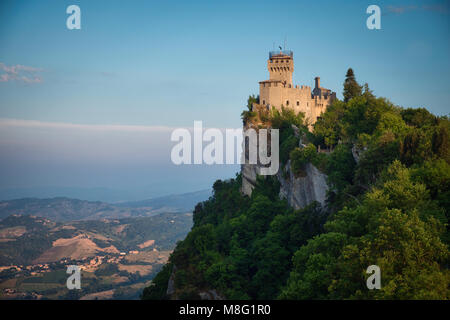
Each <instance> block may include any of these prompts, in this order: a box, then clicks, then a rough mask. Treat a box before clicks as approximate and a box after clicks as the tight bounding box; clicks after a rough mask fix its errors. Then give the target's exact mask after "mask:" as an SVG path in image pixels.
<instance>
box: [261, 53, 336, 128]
mask: <svg viewBox="0 0 450 320" xmlns="http://www.w3.org/2000/svg"><path fill="white" fill-rule="evenodd" d="M267 69H268V70H269V74H270V78H269V80H265V81H261V82H259V103H260V104H259V105H254V106H253V111H255V109H256V108H258V107H261V106H262V107H265V108H267V109H270V108H272V107H275V108H276V109H278V110H281V106H283V107H285V108H292V109H294V111H295V113H298V112H299V111H301V112H304V113H305V119H306V121H307V123H308V124H309V125H311V124H313V123H315V122H316V120H317V118H318V117H319V116H320V114H321V113H322V112H325V110H326V108H327V106H329V105H330V104H331V103H332V101H333V100H334V99H336V93H335V92H332V91H331V90H330V89H326V88H322V87H321V86H320V77H316V78H315V82H316V83H315V87H314V89H313V90H312V91H311V87H309V86H303V85H302V86H298V85H296V86H294V84H293V83H292V73H293V72H294V54H293V52H292V51H290V50H280V51H271V52H269V60H267Z"/></svg>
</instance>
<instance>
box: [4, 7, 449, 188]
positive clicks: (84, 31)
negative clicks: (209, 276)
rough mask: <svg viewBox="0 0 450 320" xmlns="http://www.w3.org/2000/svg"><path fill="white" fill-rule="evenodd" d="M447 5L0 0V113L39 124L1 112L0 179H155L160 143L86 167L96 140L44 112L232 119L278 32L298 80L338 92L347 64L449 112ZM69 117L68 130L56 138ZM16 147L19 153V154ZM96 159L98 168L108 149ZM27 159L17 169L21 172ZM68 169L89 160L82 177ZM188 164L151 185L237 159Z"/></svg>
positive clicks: (170, 122)
mask: <svg viewBox="0 0 450 320" xmlns="http://www.w3.org/2000/svg"><path fill="white" fill-rule="evenodd" d="M71 4H77V5H79V6H80V8H81V27H82V28H81V30H68V29H67V28H66V19H67V17H68V15H67V14H66V8H67V6H69V5H71ZM370 4H377V5H379V6H380V7H381V11H382V20H381V26H382V29H381V30H368V29H367V28H366V19H367V17H368V15H367V14H366V13H365V11H366V8H367V7H368V6H369V5H370ZM449 10H450V8H449V4H448V1H411V0H409V1H361V0H355V1H298V0H297V1H284V2H281V3H280V2H275V1H137V0H135V1H127V2H125V1H112V0H108V1H101V0H95V1H75V0H71V1H63V0H58V1H56V0H53V1H50V0H48V1H47V0H39V1H37V0H36V1H7V0H6V1H5V0H4V1H2V2H1V4H0V63H1V65H0V79H2V78H1V77H2V76H1V75H2V73H3V74H5V73H7V71H5V70H9V72H10V75H11V70H12V69H11V68H12V67H15V69H13V71H14V72H16V73H15V74H16V75H17V76H15V77H9V78H8V79H6V78H3V79H4V80H5V81H0V118H1V119H3V120H5V119H6V120H8V119H19V120H21V121H23V120H29V121H39V122H41V125H40V126H39V128H40V129H37V128H36V127H33V126H29V125H28V126H27V128H28V129H27V130H41V131H39V132H40V133H39V134H38V135H36V134H35V132H33V131H31V132H30V131H26V132H24V130H22V128H23V126H15V127H14V126H11V123H9V122H5V123H8V126H6V127H3V128H0V129H1V130H2V132H4V134H3V135H2V137H1V142H0V143H1V145H0V147H1V148H2V149H3V150H8V157H6V156H5V154H6V152H2V154H3V156H1V158H0V163H1V164H2V167H3V169H1V170H3V172H0V173H1V174H2V175H4V177H5V176H6V177H7V179H3V182H2V183H1V184H0V188H7V187H27V186H34V187H39V186H43V185H65V186H72V185H76V186H81V187H84V186H86V187H99V186H108V187H113V188H122V189H130V188H131V187H132V186H133V187H135V188H139V187H141V186H144V185H151V184H152V183H151V181H156V180H157V179H156V178H155V177H156V175H155V174H156V173H155V172H158V173H159V174H161V172H166V173H165V174H164V175H163V177H167V176H170V175H171V172H172V171H171V170H172V169H173V168H172V169H170V168H171V164H170V163H168V162H170V159H169V156H168V152H167V150H169V149H170V148H169V147H170V146H169V147H166V148H162V149H161V150H160V149H158V150H160V151H159V152H160V154H159V157H160V158H161V159H162V160H158V161H153V160H152V159H149V160H148V163H147V164H145V165H144V164H142V163H141V164H140V166H141V167H139V166H137V165H136V164H134V165H131V164H132V163H134V162H133V160H132V159H130V160H129V162H128V161H123V162H122V163H120V164H119V163H110V165H111V166H110V170H109V171H108V170H106V169H105V170H101V171H102V172H103V173H102V174H100V173H98V170H97V169H96V168H98V166H102V162H100V160H98V161H97V160H96V159H95V157H93V159H92V157H91V154H89V153H94V154H95V150H94V149H92V148H86V147H83V146H85V145H86V144H89V141H85V140H83V139H81V138H80V139H77V137H78V136H79V134H78V133H75V132H78V131H76V130H75V129H74V128H69V129H70V130H69V129H68V128H65V127H64V126H60V127H58V128H59V129H58V128H55V127H52V129H48V130H47V131H46V132H42V130H43V129H42V124H49V126H51V123H54V122H57V123H61V124H80V125H92V126H97V125H119V126H120V125H126V126H149V127H154V126H164V127H180V126H181V127H187V126H192V125H193V121H194V120H203V122H204V125H205V126H208V127H220V128H224V127H230V128H237V127H239V126H240V124H241V121H240V117H239V115H240V112H241V111H242V108H243V107H244V105H245V101H246V98H247V96H248V95H249V94H251V93H257V92H258V81H261V80H264V79H266V78H267V77H268V74H267V71H266V59H267V55H268V51H269V50H272V47H273V44H274V43H275V46H276V47H277V46H278V45H283V42H284V39H285V38H286V39H287V48H288V49H291V50H293V51H294V59H295V60H294V62H295V72H294V82H295V83H296V84H306V85H310V86H313V79H314V77H315V76H320V77H321V83H322V85H323V86H325V87H327V88H330V89H332V90H334V91H336V92H337V93H338V97H341V91H342V83H343V80H344V75H345V72H346V70H347V68H348V67H352V68H353V69H354V71H355V73H356V77H357V79H358V80H359V81H360V82H361V83H364V82H368V83H369V85H370V87H371V89H372V90H373V91H374V93H375V94H376V95H379V96H385V97H388V98H389V99H390V100H391V101H392V102H393V103H395V104H398V105H401V106H404V107H426V108H428V109H429V110H430V111H432V112H433V113H435V114H439V115H443V114H448V111H449V108H448V101H450V90H449V83H450V81H449V80H450V59H449V53H450V43H449V39H450V38H449V32H450V25H449V22H450V19H449V14H450V12H449ZM17 66H21V67H17ZM6 120H5V121H6ZM33 128H34V129H33ZM64 130H66V131H64ZM67 130H69V131H70V132H71V134H70V137H71V138H70V139H68V138H67V139H66V140H64V139H63V138H62V137H67V134H65V133H67V132H68V131H67ZM77 130H83V129H80V128H78V129H77ZM44 131H45V130H44ZM95 132H96V133H95V134H94V135H96V136H98V139H100V136H101V137H103V138H105V137H106V138H105V139H107V137H110V138H109V139H116V140H117V137H115V136H114V135H112V134H111V133H110V131H104V132H103V133H99V131H98V130H97V131H95ZM33 136H39V137H41V138H40V139H39V140H38V139H35V140H33V139H32V137H33ZM55 136H61V137H60V138H58V139H56V138H54V137H55ZM166 139H167V135H166V136H165V138H161V137H159V138H158V139H156V138H153V139H151V138H149V141H148V146H149V148H150V146H152V148H153V147H154V148H157V147H158V146H159V147H161V146H162V145H168V144H170V142H169V141H168V140H166ZM94 140H95V139H94ZM116 140H114V141H116ZM131 140H133V139H131ZM11 141H15V142H14V143H12V142H11ZM31 141H33V142H31ZM48 141H53V144H49V143H48ZM99 141H100V140H99ZM41 144H46V145H47V149H46V150H48V148H53V149H52V152H53V153H54V156H53V157H52V161H53V162H56V163H59V165H60V167H61V168H60V172H59V173H58V174H55V173H54V170H52V165H51V162H52V161H47V162H45V161H44V160H42V159H41V160H40V162H39V164H40V165H41V167H40V166H37V164H36V163H37V162H38V161H37V160H36V159H38V158H39V155H38V154H37V153H39V152H36V151H33V150H39V147H40V146H41ZM68 144H69V145H70V148H71V150H74V151H73V152H74V154H73V155H72V158H71V159H72V160H73V162H74V163H73V164H72V166H73V167H70V168H71V169H70V170H69V167H67V168H66V167H65V166H64V164H65V163H67V161H65V160H64V159H65V158H64V156H63V155H62V154H61V150H63V149H64V148H62V145H65V146H67V145H68ZM6 146H8V147H9V148H10V149H5V148H6ZM31 146H33V148H34V149H33V148H32V147H31ZM21 148H22V149H21ZM121 148H124V146H123V145H120V146H119V145H114V149H113V150H116V152H118V153H119V152H120V150H121ZM163 149H164V150H165V151H163ZM19 151H20V152H19ZM128 151H130V150H128ZM130 152H131V151H130ZM165 156H167V159H166V158H164V157H165ZM77 157H79V159H78V158H77ZM130 157H131V158H132V157H135V155H134V156H133V155H130ZM111 158H115V154H114V153H111ZM12 159H16V160H17V159H21V162H23V163H24V164H23V167H20V166H19V167H18V164H17V163H18V161H13V160H12ZM89 159H91V160H89ZM164 159H166V160H167V163H165V161H166V160H164ZM78 160H79V161H78ZM88 160H89V161H88ZM102 161H103V165H104V166H105V164H106V167H108V165H107V164H108V160H105V159H102ZM14 162H15V163H14ZM19 162H20V161H19ZM77 163H79V164H78V167H77ZM24 168H27V170H28V171H29V172H28V173H27V174H23V173H21V171H22V172H23V171H24ZM33 168H34V170H33ZM77 170H78V171H80V170H81V171H83V170H85V171H86V172H87V173H86V179H82V178H81V177H82V176H83V175H80V174H79V173H78V174H77V173H76V172H77ZM177 170H181V169H177ZM192 170H193V169H192V168H186V169H185V171H186V174H185V177H184V176H183V174H180V173H178V174H176V176H178V177H180V178H179V179H178V180H177V179H175V178H174V181H175V182H170V183H167V186H166V187H164V192H162V191H161V193H170V190H172V189H171V188H172V187H174V188H173V190H176V191H177V192H178V191H180V190H181V191H184V189H186V190H185V191H191V190H197V189H203V188H205V187H207V186H209V185H210V183H211V182H212V181H214V179H215V178H217V177H225V176H230V175H232V173H233V172H235V171H236V170H237V168H236V167H230V168H214V169H212V168H205V169H204V170H205V171H204V173H198V174H196V176H198V177H202V178H203V180H202V182H201V183H200V182H199V183H198V184H195V183H192V181H191V183H190V184H189V183H188V180H189V179H191V178H192V177H191V174H190V173H189V172H192ZM196 170H197V169H196ZM198 170H200V171H201V169H198ZM188 171H189V172H188ZM33 172H34V173H33ZM115 172H129V175H127V177H129V179H125V178H123V177H122V178H117V179H116V180H117V181H114V182H112V181H111V176H113V175H114V173H115ZM131 172H133V174H132V173H131ZM139 172H148V174H139ZM152 172H153V173H152ZM97 174H98V175H97ZM96 175H97V176H96ZM43 176H44V177H46V178H45V179H44V178H43ZM118 176H119V175H118ZM87 177H90V179H88V178H87ZM93 177H97V178H93ZM183 177H184V178H183ZM161 179H162V178H161ZM183 179H184V180H183ZM112 180H114V179H112ZM144 180H145V181H144ZM162 180H164V179H162ZM123 181H127V182H126V183H125V182H123ZM149 181H150V182H149ZM180 185H181V186H183V185H185V186H186V188H184V189H183V188H182V187H180Z"/></svg>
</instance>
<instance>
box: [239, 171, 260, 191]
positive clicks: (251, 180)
mask: <svg viewBox="0 0 450 320" xmlns="http://www.w3.org/2000/svg"><path fill="white" fill-rule="evenodd" d="M241 173H242V187H241V192H242V193H243V194H245V195H247V196H249V197H250V196H251V194H252V191H253V188H254V187H255V184H256V176H257V173H258V166H257V165H255V164H242V165H241Z"/></svg>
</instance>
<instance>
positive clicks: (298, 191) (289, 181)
mask: <svg viewBox="0 0 450 320" xmlns="http://www.w3.org/2000/svg"><path fill="white" fill-rule="evenodd" d="M305 172H306V176H305V177H295V175H294V174H293V172H292V170H291V164H290V161H288V163H287V164H286V173H283V172H282V171H281V170H280V171H278V174H277V178H278V181H280V184H281V187H280V198H282V199H287V201H288V203H289V205H290V206H292V207H293V208H294V209H301V208H304V207H306V206H307V205H309V204H311V203H312V202H314V201H317V202H319V203H320V204H321V205H322V207H325V205H326V204H325V201H326V198H327V190H328V185H327V176H326V175H325V174H323V173H322V172H320V171H319V169H317V168H316V167H315V166H314V165H312V164H311V163H307V164H306V166H305Z"/></svg>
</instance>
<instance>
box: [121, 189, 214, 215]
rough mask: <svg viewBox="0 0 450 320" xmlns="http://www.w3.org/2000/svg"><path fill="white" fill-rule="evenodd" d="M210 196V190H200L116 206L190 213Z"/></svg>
mask: <svg viewBox="0 0 450 320" xmlns="http://www.w3.org/2000/svg"><path fill="white" fill-rule="evenodd" d="M210 196H211V190H200V191H196V192H189V193H182V194H172V195H168V196H164V197H158V198H152V199H148V200H142V201H132V202H124V203H121V204H118V205H117V206H120V207H128V208H141V207H150V208H152V209H153V210H159V209H167V210H170V211H173V210H175V211H192V210H193V209H194V207H195V205H196V204H197V203H199V202H202V201H205V200H208V198H209V197H210Z"/></svg>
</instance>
